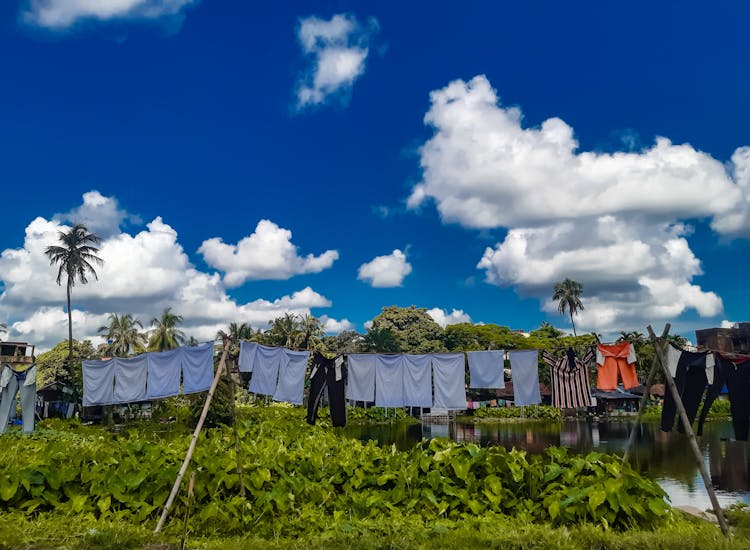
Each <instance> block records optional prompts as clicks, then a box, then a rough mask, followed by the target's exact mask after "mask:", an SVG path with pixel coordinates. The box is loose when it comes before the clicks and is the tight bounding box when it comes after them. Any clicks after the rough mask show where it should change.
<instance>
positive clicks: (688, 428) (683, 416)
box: [647, 325, 729, 536]
mask: <svg viewBox="0 0 750 550" xmlns="http://www.w3.org/2000/svg"><path fill="white" fill-rule="evenodd" d="M647 328H648V335H649V337H650V338H651V341H652V342H653V344H654V351H655V352H656V355H657V357H658V358H659V362H660V363H661V367H662V370H663V371H664V378H665V379H666V381H667V386H669V391H670V392H671V393H672V397H673V398H674V402H675V405H676V406H677V411H678V412H679V413H680V420H681V421H682V425H683V427H684V428H685V434H686V435H687V437H688V441H689V442H690V448H691V449H692V451H693V454H694V455H695V461H696V462H697V463H698V468H699V469H700V472H701V477H702V478H703V484H704V485H705V486H706V492H707V493H708V498H709V499H710V500H711V506H712V507H713V509H714V513H715V514H716V518H717V519H718V520H719V527H721V532H722V533H724V534H725V535H726V536H729V527H728V525H727V521H726V519H724V512H723V511H722V509H721V506H720V505H719V501H718V500H717V498H716V493H715V492H714V488H713V485H711V478H710V477H709V475H708V471H707V470H706V465H705V464H704V463H703V457H702V456H701V450H700V448H699V447H698V441H697V440H696V438H695V433H694V432H693V426H692V425H691V424H690V420H689V419H688V415H687V412H686V411H685V406H684V405H683V403H682V398H681V397H680V392H679V391H677V386H676V385H675V383H674V379H673V378H672V375H671V374H670V372H669V367H668V366H667V360H666V358H665V357H664V350H663V349H662V348H661V346H660V345H659V341H658V340H657V338H656V335H655V334H654V331H653V329H652V328H651V325H649V326H648V327H647Z"/></svg>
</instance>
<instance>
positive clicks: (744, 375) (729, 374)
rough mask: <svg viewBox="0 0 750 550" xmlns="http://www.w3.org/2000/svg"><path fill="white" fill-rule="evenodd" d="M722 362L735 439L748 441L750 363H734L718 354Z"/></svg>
mask: <svg viewBox="0 0 750 550" xmlns="http://www.w3.org/2000/svg"><path fill="white" fill-rule="evenodd" d="M716 361H717V363H718V362H719V361H721V364H722V366H723V367H724V376H725V377H726V381H727V390H728V391H729V402H730V403H729V408H730V410H731V411H732V425H733V426H734V437H735V439H736V440H737V441H747V436H748V429H749V428H750V361H744V362H742V363H734V362H733V361H730V360H729V359H726V358H724V357H721V356H720V355H719V354H718V353H717V354H716Z"/></svg>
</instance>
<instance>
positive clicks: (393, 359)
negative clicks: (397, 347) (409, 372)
mask: <svg viewBox="0 0 750 550" xmlns="http://www.w3.org/2000/svg"><path fill="white" fill-rule="evenodd" d="M404 405H406V403H404V356H403V355H376V356H375V406H376V407H403V406H404Z"/></svg>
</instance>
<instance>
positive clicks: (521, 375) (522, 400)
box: [508, 349, 542, 407]
mask: <svg viewBox="0 0 750 550" xmlns="http://www.w3.org/2000/svg"><path fill="white" fill-rule="evenodd" d="M508 356H509V357H510V372H511V376H512V378H513V401H514V402H515V405H516V407H525V406H526V405H538V404H540V403H541V402H542V395H541V393H540V392H539V352H538V351H537V350H535V349H533V350H522V351H511V352H509V353H508Z"/></svg>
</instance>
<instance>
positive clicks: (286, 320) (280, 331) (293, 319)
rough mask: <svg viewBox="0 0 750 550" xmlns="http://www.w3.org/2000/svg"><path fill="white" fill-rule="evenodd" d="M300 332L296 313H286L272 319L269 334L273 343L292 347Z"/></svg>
mask: <svg viewBox="0 0 750 550" xmlns="http://www.w3.org/2000/svg"><path fill="white" fill-rule="evenodd" d="M300 332H301V331H300V326H299V322H298V321H297V316H296V315H295V314H294V313H285V314H284V315H282V316H281V317H277V318H276V319H274V320H273V321H271V328H270V329H269V330H268V335H269V336H270V339H271V342H272V344H273V345H276V346H283V347H285V348H292V347H294V344H295V342H296V341H297V338H298V336H299V333H300Z"/></svg>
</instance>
